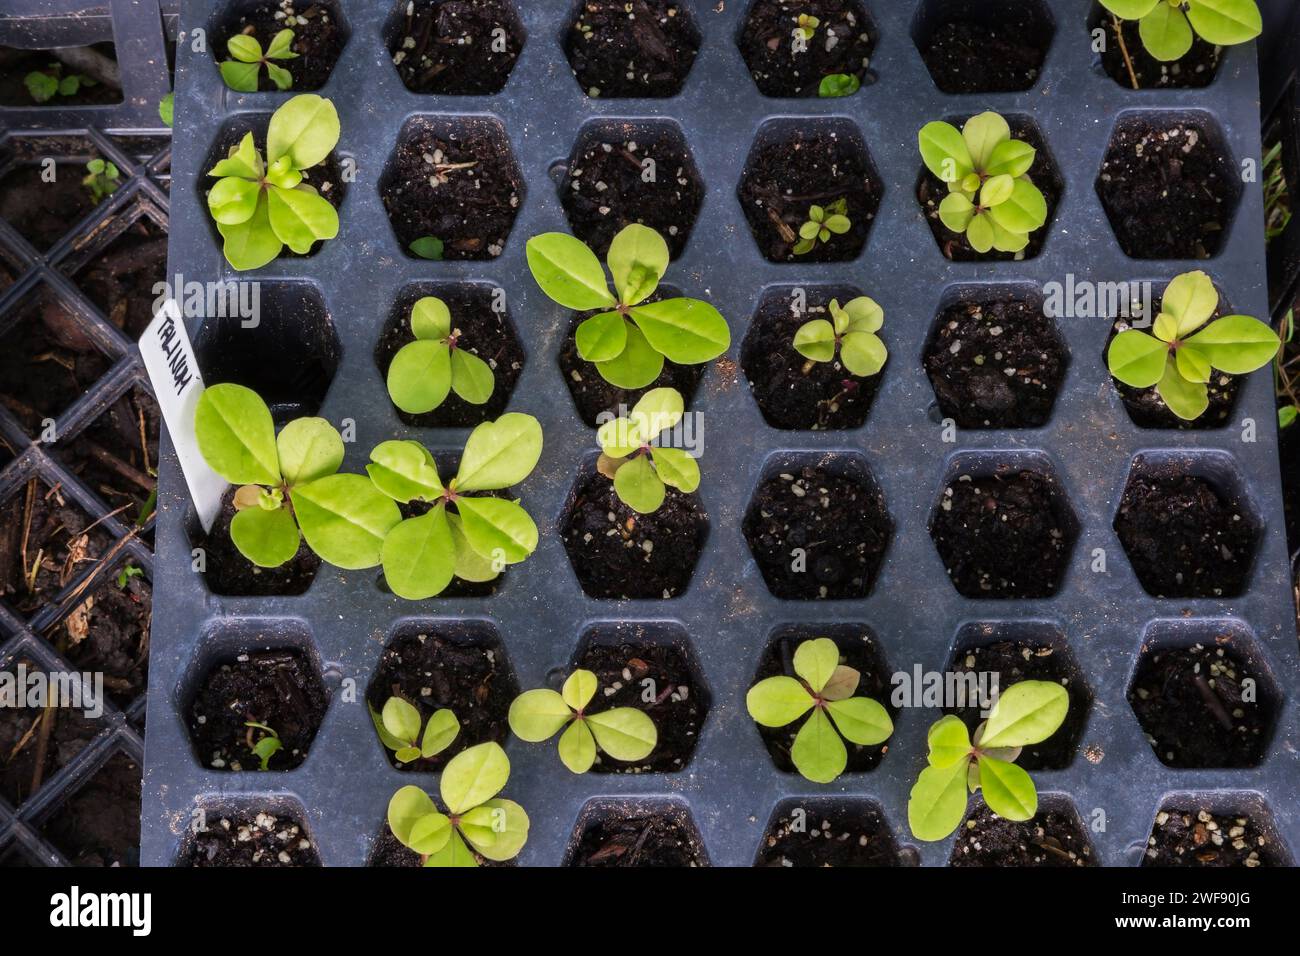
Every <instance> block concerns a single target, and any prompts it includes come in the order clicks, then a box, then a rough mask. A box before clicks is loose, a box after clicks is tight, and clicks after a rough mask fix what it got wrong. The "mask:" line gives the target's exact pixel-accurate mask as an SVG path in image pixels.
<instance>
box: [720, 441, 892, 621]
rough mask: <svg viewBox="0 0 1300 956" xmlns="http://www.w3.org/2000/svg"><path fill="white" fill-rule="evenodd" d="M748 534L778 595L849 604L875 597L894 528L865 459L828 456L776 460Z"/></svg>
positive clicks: (757, 493)
mask: <svg viewBox="0 0 1300 956" xmlns="http://www.w3.org/2000/svg"><path fill="white" fill-rule="evenodd" d="M741 528H742V530H743V531H744V534H745V541H746V542H748V544H749V550H750V551H751V552H753V555H754V560H755V561H756V562H757V563H758V569H759V571H760V572H762V575H763V581H764V582H765V583H766V584H767V589H768V590H769V591H771V592H772V594H773V595H774V596H776V597H778V598H783V599H785V600H798V601H809V600H828V599H829V600H842V599H852V598H864V597H866V596H867V595H868V594H869V593H870V592H871V588H872V585H873V584H874V583H875V580H876V574H877V573H878V572H879V570H880V564H881V560H882V558H883V557H884V554H885V549H886V548H887V547H888V545H889V539H890V537H891V536H892V535H893V531H894V523H893V520H892V519H891V518H890V517H889V512H888V511H887V510H886V509H885V499H884V495H882V494H881V491H880V488H879V486H878V485H877V484H876V480H875V478H874V477H873V476H872V474H871V468H870V466H869V465H868V464H867V460H866V458H865V457H864V456H862V455H861V454H859V453H857V452H826V453H821V454H782V455H779V456H777V457H776V458H775V459H774V460H772V461H770V462H769V463H768V464H767V465H766V467H764V469H763V474H762V477H761V478H760V480H759V483H758V487H757V488H755V489H754V493H753V495H752V496H751V497H750V500H749V506H748V508H747V509H746V511H745V519H744V522H743V523H742V525H741Z"/></svg>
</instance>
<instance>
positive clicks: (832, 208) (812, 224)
mask: <svg viewBox="0 0 1300 956" xmlns="http://www.w3.org/2000/svg"><path fill="white" fill-rule="evenodd" d="M848 211H849V201H848V200H847V199H844V198H840V199H837V200H835V201H834V202H833V203H831V204H830V205H828V206H812V207H810V208H809V209H808V219H807V221H806V222H804V224H803V225H802V226H800V227H799V241H798V242H796V243H795V244H794V250H793V251H794V254H795V255H796V256H806V255H807V254H808V253H810V252H812V251H813V250H814V249H816V248H817V243H819V242H820V243H821V244H822V245H825V244H826V243H828V242H830V241H831V237H832V236H842V235H844V234H845V233H846V232H848V231H849V230H850V229H852V228H853V223H852V222H850V221H849V217H848V215H847V214H848Z"/></svg>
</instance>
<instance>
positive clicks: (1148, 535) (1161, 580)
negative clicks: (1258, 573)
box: [1115, 474, 1255, 598]
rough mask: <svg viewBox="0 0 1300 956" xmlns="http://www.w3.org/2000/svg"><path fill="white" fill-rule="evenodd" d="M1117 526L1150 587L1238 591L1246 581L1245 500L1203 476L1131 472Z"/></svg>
mask: <svg viewBox="0 0 1300 956" xmlns="http://www.w3.org/2000/svg"><path fill="white" fill-rule="evenodd" d="M1115 532H1116V533H1117V534H1118V535H1119V540H1120V543H1121V544H1122V545H1123V546H1124V550H1125V551H1126V552H1127V553H1128V558H1129V561H1130V562H1131V563H1132V565H1133V571H1134V573H1135V574H1136V575H1137V578H1138V581H1139V582H1141V584H1142V587H1143V588H1144V589H1145V590H1146V592H1147V593H1148V594H1151V595H1155V596H1156V597H1166V598H1189V597H1236V596H1237V595H1238V594H1240V593H1241V592H1242V590H1243V588H1244V587H1245V584H1246V575H1247V573H1248V572H1249V571H1250V562H1251V558H1252V557H1253V549H1254V544H1255V531H1254V529H1253V528H1252V527H1251V526H1250V523H1249V522H1248V521H1247V520H1246V518H1245V517H1244V516H1243V514H1242V509H1241V504H1240V502H1238V501H1237V500H1236V499H1235V498H1229V497H1228V496H1226V495H1225V494H1224V493H1223V492H1222V491H1220V490H1219V489H1218V488H1217V487H1215V485H1213V484H1212V483H1210V482H1209V481H1207V480H1206V479H1204V478H1199V477H1196V476H1195V475H1177V474H1175V475H1168V476H1155V475H1138V476H1133V477H1131V478H1130V479H1129V482H1128V485H1127V486H1126V487H1125V488H1124V495H1123V497H1122V498H1121V499H1120V503H1119V514H1117V515H1116V516H1115Z"/></svg>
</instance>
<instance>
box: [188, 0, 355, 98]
mask: <svg viewBox="0 0 1300 956" xmlns="http://www.w3.org/2000/svg"><path fill="white" fill-rule="evenodd" d="M284 29H290V30H293V43H292V44H291V45H290V47H289V49H290V50H292V51H293V52H294V53H295V54H297V56H295V57H294V58H292V59H287V60H276V61H275V65H276V66H278V67H280V68H281V69H285V70H288V71H289V74H290V76H292V77H293V85H292V86H291V87H290V88H289V89H290V90H291V91H292V92H293V93H308V92H311V91H312V90H319V89H320V88H321V87H322V86H324V85H325V83H326V81H327V80H328V79H329V78H330V73H332V72H333V70H334V64H335V63H337V62H338V58H339V55H340V54H341V53H342V52H343V47H344V45H346V44H347V42H348V36H349V34H350V33H351V31H350V30H349V29H348V24H347V20H346V19H345V18H344V17H343V13H342V11H341V10H340V9H339V5H338V4H337V3H336V2H335V0H231V2H229V3H225V4H223V5H221V6H220V7H218V8H217V10H216V11H215V12H214V13H213V14H212V16H211V17H209V18H208V45H209V46H210V48H211V50H212V58H213V60H214V62H216V63H217V64H218V65H220V64H221V63H222V62H223V61H225V60H229V59H231V56H230V53H229V50H228V49H227V46H226V44H227V41H229V40H230V38H231V37H232V36H235V35H237V34H243V35H245V36H251V37H253V38H254V39H255V40H257V42H258V43H260V44H261V46H262V49H263V50H265V49H266V48H267V47H268V46H269V45H270V43H271V39H272V37H274V36H275V35H276V34H277V33H279V32H280V31H281V30H284ZM257 72H258V77H257V89H258V92H260V93H274V92H277V91H278V89H279V87H277V86H276V85H275V84H274V83H273V82H271V78H270V77H269V76H268V75H267V71H266V70H265V69H259V70H258V71H257Z"/></svg>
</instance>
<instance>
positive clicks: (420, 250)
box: [407, 236, 446, 262]
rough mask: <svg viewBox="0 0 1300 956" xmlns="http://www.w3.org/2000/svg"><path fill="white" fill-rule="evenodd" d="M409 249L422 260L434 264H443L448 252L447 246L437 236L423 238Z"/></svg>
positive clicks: (417, 240)
mask: <svg viewBox="0 0 1300 956" xmlns="http://www.w3.org/2000/svg"><path fill="white" fill-rule="evenodd" d="M407 248H408V249H410V250H411V252H413V253H414V254H415V255H417V256H419V257H420V258H421V259H429V260H431V261H433V262H441V261H442V256H443V253H444V252H445V251H446V246H445V245H444V244H443V241H442V240H441V239H439V238H438V237H437V236H421V237H420V238H419V239H416V240H415V241H414V242H413V243H411V244H410V245H409V246H408V247H407Z"/></svg>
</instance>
